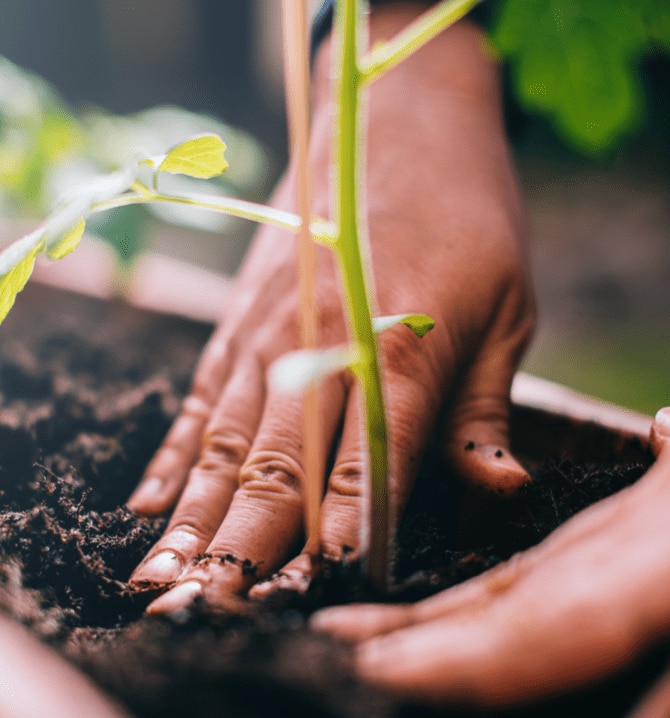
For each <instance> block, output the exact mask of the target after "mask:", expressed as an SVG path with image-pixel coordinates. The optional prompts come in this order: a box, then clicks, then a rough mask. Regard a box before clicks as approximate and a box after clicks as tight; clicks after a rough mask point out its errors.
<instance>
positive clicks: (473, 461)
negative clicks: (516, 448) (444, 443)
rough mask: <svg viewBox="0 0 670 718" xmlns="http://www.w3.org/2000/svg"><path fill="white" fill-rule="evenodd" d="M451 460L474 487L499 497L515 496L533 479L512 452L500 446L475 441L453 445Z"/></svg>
mask: <svg viewBox="0 0 670 718" xmlns="http://www.w3.org/2000/svg"><path fill="white" fill-rule="evenodd" d="M448 453H449V459H450V462H451V463H452V465H453V466H454V468H455V469H456V471H457V472H458V473H459V474H460V475H461V476H462V478H463V479H464V480H465V481H467V482H468V483H469V484H471V485H472V486H475V487H477V488H481V489H484V490H486V491H492V492H494V493H497V494H508V493H513V492H514V491H516V490H517V489H519V488H520V487H521V486H523V485H524V484H527V483H528V482H529V481H530V480H531V479H530V475H529V474H528V472H527V471H526V469H524V467H523V466H522V465H521V464H520V463H519V462H518V461H517V460H516V458H515V457H514V456H513V454H512V452H511V451H510V450H509V449H508V448H507V447H506V446H503V445H501V444H500V443H484V442H478V441H474V440H471V439H470V440H466V441H461V442H459V443H452V445H451V446H450V448H449V452H448Z"/></svg>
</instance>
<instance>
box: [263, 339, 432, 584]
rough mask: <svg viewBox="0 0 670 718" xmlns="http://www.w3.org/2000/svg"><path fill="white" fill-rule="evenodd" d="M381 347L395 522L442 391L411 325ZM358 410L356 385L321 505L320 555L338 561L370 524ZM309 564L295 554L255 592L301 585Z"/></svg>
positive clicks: (349, 556) (352, 554)
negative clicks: (437, 386) (275, 574)
mask: <svg viewBox="0 0 670 718" xmlns="http://www.w3.org/2000/svg"><path fill="white" fill-rule="evenodd" d="M380 349H381V351H382V353H383V360H384V364H385V367H386V371H385V387H384V396H385V403H386V405H387V420H388V436H389V459H390V464H389V465H390V467H391V468H390V473H389V496H390V501H389V503H390V509H391V511H390V520H391V524H394V523H395V521H396V520H397V517H398V516H399V514H400V513H401V512H402V509H403V508H404V506H405V503H406V501H407V497H408V496H409V492H410V490H411V487H412V484H413V482H414V478H415V475H416V471H417V468H418V464H419V459H420V457H421V455H422V454H423V451H424V449H425V445H426V442H427V439H428V434H429V427H430V426H432V424H433V422H434V420H435V417H436V416H437V413H438V411H439V401H438V397H439V396H440V391H439V390H438V389H436V383H437V382H438V378H437V376H436V375H435V373H434V372H432V371H431V370H430V364H429V362H428V361H427V360H426V357H427V356H428V355H427V354H426V353H425V352H424V348H423V346H421V345H420V340H419V339H418V338H417V337H416V336H415V335H414V334H413V333H412V332H411V331H410V330H409V329H407V328H406V327H397V328H396V330H393V331H390V332H388V334H387V337H386V338H385V341H382V342H381V343H380ZM362 411H363V409H362V405H361V390H360V387H359V386H358V385H356V386H354V387H353V388H352V390H351V391H350V393H349V395H348V399H347V407H346V412H345V420H344V425H343V429H342V436H341V439H340V446H339V449H338V451H337V455H336V458H335V463H334V466H333V469H332V471H331V473H330V477H329V479H328V489H327V492H326V495H325V498H324V501H323V504H322V507H321V546H322V552H323V556H324V557H325V558H327V559H329V560H332V561H337V562H340V561H343V560H353V559H355V558H356V557H357V555H358V554H359V551H360V548H361V540H362V536H363V535H365V533H366V532H367V530H366V529H365V528H364V527H365V526H366V525H367V524H368V508H367V506H368V500H367V497H368V494H369V491H368V488H367V466H366V464H367V443H366V438H365V435H364V430H363V429H362V420H361V414H362ZM390 528H392V526H391V527H390ZM312 568H313V567H312V566H311V564H310V563H308V562H306V561H304V560H303V559H299V560H294V561H292V562H291V563H289V564H288V565H287V566H285V567H284V568H283V569H282V570H281V571H280V572H279V574H278V575H277V576H276V577H274V578H273V579H272V580H271V581H269V582H266V583H264V584H262V585H258V586H256V587H254V590H253V595H254V596H255V597H261V596H267V595H268V594H270V593H271V592H272V591H273V590H277V589H291V590H297V591H302V590H305V589H306V587H307V586H308V585H309V582H310V578H311V572H312ZM305 569H306V570H307V572H308V573H305V572H304V570H305Z"/></svg>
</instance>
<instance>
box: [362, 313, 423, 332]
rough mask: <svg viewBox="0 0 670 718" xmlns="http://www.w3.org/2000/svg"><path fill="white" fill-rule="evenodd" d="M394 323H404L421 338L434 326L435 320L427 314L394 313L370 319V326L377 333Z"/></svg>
mask: <svg viewBox="0 0 670 718" xmlns="http://www.w3.org/2000/svg"><path fill="white" fill-rule="evenodd" d="M395 324H404V325H405V326H406V327H409V328H410V329H411V330H412V331H413V332H414V333H415V334H416V335H417V337H419V338H421V337H423V336H425V335H426V334H428V332H429V331H430V330H431V329H432V328H433V327H434V326H435V320H434V319H433V318H432V317H429V316H428V315H427V314H394V315H392V316H387V317H374V318H373V320H372V328H373V329H374V331H375V332H377V333H379V332H383V331H384V330H385V329H389V328H390V327H392V326H394V325H395Z"/></svg>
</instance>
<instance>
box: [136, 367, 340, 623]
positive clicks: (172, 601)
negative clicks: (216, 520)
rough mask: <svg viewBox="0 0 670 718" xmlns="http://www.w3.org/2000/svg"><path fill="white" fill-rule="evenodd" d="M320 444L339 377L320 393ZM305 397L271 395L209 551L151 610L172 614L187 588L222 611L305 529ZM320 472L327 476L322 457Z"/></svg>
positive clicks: (277, 562) (332, 426) (333, 417)
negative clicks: (184, 586) (196, 589)
mask: <svg viewBox="0 0 670 718" xmlns="http://www.w3.org/2000/svg"><path fill="white" fill-rule="evenodd" d="M319 405H320V407H321V408H320V412H321V418H322V421H321V427H322V429H321V433H322V438H321V441H322V446H330V444H331V443H332V441H333V437H334V434H335V431H336V429H337V426H338V424H339V422H340V417H341V411H342V407H343V405H344V387H343V384H342V382H341V380H340V379H339V378H338V377H334V378H331V379H329V380H327V381H325V382H324V383H323V384H322V386H321V388H320V392H319ZM301 448H302V397H294V396H286V395H285V394H281V393H278V392H271V393H270V394H269V395H268V398H267V402H266V406H265V411H264V413H263V418H262V420H261V424H260V426H259V428H258V434H257V436H256V438H255V440H254V443H253V446H252V448H251V451H250V452H249V456H248V458H247V461H246V462H245V464H244V466H243V467H242V469H241V471H240V487H239V489H238V490H237V491H236V493H235V495H234V497H233V501H232V504H231V506H230V510H229V511H228V513H227V515H226V517H225V519H224V520H223V522H222V524H221V526H220V528H219V530H218V531H217V533H216V535H215V536H214V538H213V540H212V542H211V543H210V545H209V547H208V548H207V556H208V557H211V558H208V559H206V560H205V561H204V562H202V563H201V564H199V565H197V566H195V567H194V568H192V569H189V570H187V571H186V572H185V573H184V575H183V576H182V578H181V579H180V583H182V582H187V583H189V584H190V586H189V590H186V589H180V585H179V584H178V585H177V587H176V588H175V589H173V590H172V591H169V592H168V593H166V594H164V595H163V596H161V597H159V598H158V599H157V600H156V601H154V603H152V604H151V605H150V606H149V608H148V609H147V610H148V612H150V613H172V612H174V611H179V610H181V609H183V608H185V607H186V606H187V605H188V603H189V602H190V601H191V600H192V599H193V596H192V595H191V594H192V593H193V590H191V589H192V585H193V584H194V582H196V583H198V584H199V586H200V591H199V597H200V600H201V601H204V603H205V604H206V606H207V607H208V608H209V609H210V610H212V611H217V610H226V609H227V608H228V607H229V597H230V596H232V595H234V594H236V593H239V592H242V591H245V590H247V589H248V588H249V587H250V586H251V584H253V583H254V582H256V581H257V580H258V579H259V578H263V577H264V576H268V575H270V574H271V573H272V572H273V571H275V570H276V569H277V568H279V566H281V564H282V562H283V561H284V560H285V559H286V557H287V555H288V553H289V551H290V550H291V549H292V548H294V547H295V544H296V541H297V540H298V538H299V537H300V533H301V529H302V517H303V502H302V482H303V481H304V474H303V467H302V451H301ZM321 454H322V467H321V472H322V475H323V471H325V460H326V459H325V456H324V454H325V452H321Z"/></svg>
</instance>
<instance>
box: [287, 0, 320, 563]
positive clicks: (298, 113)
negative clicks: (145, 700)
mask: <svg viewBox="0 0 670 718" xmlns="http://www.w3.org/2000/svg"><path fill="white" fill-rule="evenodd" d="M282 19H283V28H284V42H283V45H284V78H285V79H284V84H285V87H286V104H287V109H288V125H289V140H290V146H291V160H292V161H293V164H294V170H295V172H296V178H297V187H298V198H297V199H298V214H299V216H300V229H299V231H298V288H299V294H300V334H301V344H302V348H303V349H310V350H314V349H316V347H317V342H318V337H317V320H316V303H315V297H316V253H315V249H316V248H315V247H314V243H313V242H312V237H311V235H310V231H309V225H310V218H311V196H310V194H311V193H310V186H311V182H310V168H309V161H308V153H309V115H310V99H309V48H308V44H307V3H306V2H305V0H283V5H282ZM319 424H320V421H319V396H318V390H317V386H316V383H315V382H312V384H311V386H310V387H308V389H307V390H306V391H305V393H304V394H303V432H302V435H303V465H304V471H305V485H304V491H305V531H306V534H307V543H306V546H305V552H306V553H307V554H308V555H309V556H310V557H312V559H313V560H314V559H317V558H318V556H319V555H320V553H321V522H320V514H321V499H322V497H323V477H322V473H321V457H320V451H319V439H320V427H319Z"/></svg>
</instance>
